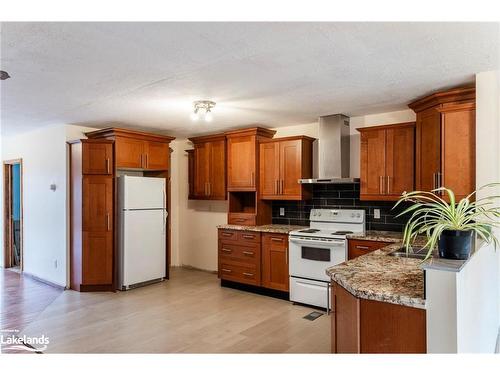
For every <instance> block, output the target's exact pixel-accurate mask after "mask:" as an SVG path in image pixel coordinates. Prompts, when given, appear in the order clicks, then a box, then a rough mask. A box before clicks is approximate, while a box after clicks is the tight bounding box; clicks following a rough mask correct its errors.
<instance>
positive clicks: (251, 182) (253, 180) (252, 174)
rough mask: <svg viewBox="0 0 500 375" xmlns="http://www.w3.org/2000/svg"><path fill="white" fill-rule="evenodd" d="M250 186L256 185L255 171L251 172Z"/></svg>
mask: <svg viewBox="0 0 500 375" xmlns="http://www.w3.org/2000/svg"><path fill="white" fill-rule="evenodd" d="M250 186H255V174H254V172H251V173H250Z"/></svg>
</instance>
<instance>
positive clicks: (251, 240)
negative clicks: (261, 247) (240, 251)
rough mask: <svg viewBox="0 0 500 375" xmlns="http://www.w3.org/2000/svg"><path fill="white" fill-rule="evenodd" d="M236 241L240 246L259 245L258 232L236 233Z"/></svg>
mask: <svg viewBox="0 0 500 375" xmlns="http://www.w3.org/2000/svg"><path fill="white" fill-rule="evenodd" d="M238 241H240V243H241V244H242V245H244V244H245V243H247V244H260V233H259V232H245V231H241V232H240V233H238Z"/></svg>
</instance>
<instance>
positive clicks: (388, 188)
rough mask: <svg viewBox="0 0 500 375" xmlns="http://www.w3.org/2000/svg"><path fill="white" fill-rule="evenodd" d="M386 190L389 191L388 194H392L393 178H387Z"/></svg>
mask: <svg viewBox="0 0 500 375" xmlns="http://www.w3.org/2000/svg"><path fill="white" fill-rule="evenodd" d="M386 190H387V194H390V193H391V176H387V187H386Z"/></svg>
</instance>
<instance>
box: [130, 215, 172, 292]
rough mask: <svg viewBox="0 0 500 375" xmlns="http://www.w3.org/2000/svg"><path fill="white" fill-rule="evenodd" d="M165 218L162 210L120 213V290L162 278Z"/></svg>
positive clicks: (163, 269) (164, 257) (163, 275)
mask: <svg viewBox="0 0 500 375" xmlns="http://www.w3.org/2000/svg"><path fill="white" fill-rule="evenodd" d="M166 215H167V212H166V211H165V210H135V211H124V212H122V227H121V229H122V233H121V241H120V263H121V267H120V268H121V270H122V272H121V275H120V279H121V285H122V286H126V287H128V286H130V285H133V284H137V283H141V282H145V281H150V280H154V279H159V278H163V277H165V272H166V271H165V270H166Z"/></svg>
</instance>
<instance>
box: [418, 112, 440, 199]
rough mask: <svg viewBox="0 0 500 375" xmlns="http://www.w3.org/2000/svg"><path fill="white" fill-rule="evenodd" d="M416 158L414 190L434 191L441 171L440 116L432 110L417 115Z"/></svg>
mask: <svg viewBox="0 0 500 375" xmlns="http://www.w3.org/2000/svg"><path fill="white" fill-rule="evenodd" d="M416 156H417V157H416V181H415V183H416V189H417V190H423V191H430V190H432V189H435V188H436V187H437V185H436V180H437V174H438V173H439V172H440V171H441V116H440V113H439V112H438V111H436V110H435V109H434V108H431V109H428V110H425V111H423V112H420V113H417V128H416Z"/></svg>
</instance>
